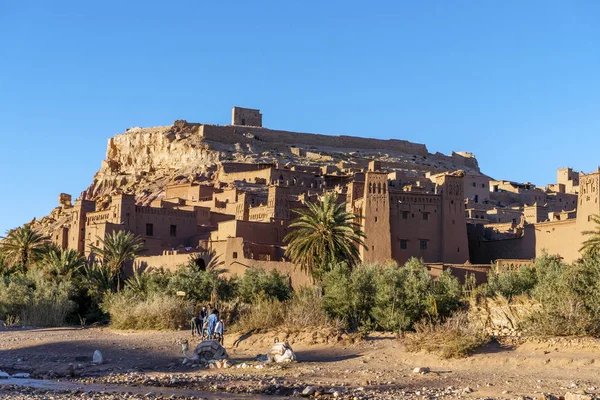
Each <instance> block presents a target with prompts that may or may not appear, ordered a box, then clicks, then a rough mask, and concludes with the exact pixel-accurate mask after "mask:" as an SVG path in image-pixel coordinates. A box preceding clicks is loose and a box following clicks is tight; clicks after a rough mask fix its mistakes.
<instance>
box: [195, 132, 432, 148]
mask: <svg viewBox="0 0 600 400" xmlns="http://www.w3.org/2000/svg"><path fill="white" fill-rule="evenodd" d="M249 133H250V135H248V134H249ZM199 134H200V135H201V136H202V137H203V138H205V139H209V140H214V141H217V142H221V143H229V144H235V143H253V142H254V141H255V140H258V141H262V142H268V143H284V144H287V145H298V144H300V145H305V146H316V147H335V148H350V149H364V150H375V149H381V150H393V151H399V152H402V153H409V154H417V155H421V156H426V155H428V154H429V152H428V151H427V147H426V146H425V145H424V144H418V143H411V142H409V141H406V140H397V139H388V140H380V139H367V138H360V137H354V136H329V135H322V134H313V133H298V132H289V131H281V130H272V129H266V128H258V127H250V126H245V127H241V126H219V125H201V126H200V128H199Z"/></svg>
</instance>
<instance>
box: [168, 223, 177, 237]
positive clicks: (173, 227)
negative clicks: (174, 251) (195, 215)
mask: <svg viewBox="0 0 600 400" xmlns="http://www.w3.org/2000/svg"><path fill="white" fill-rule="evenodd" d="M169 233H170V234H171V237H177V225H171V226H170V227H169Z"/></svg>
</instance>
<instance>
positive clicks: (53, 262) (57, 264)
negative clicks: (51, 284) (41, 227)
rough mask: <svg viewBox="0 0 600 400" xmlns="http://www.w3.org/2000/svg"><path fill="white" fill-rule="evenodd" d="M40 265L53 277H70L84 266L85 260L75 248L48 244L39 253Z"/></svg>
mask: <svg viewBox="0 0 600 400" xmlns="http://www.w3.org/2000/svg"><path fill="white" fill-rule="evenodd" d="M40 265H41V266H42V267H43V268H44V269H45V270H46V273H47V274H49V275H51V276H53V277H59V276H64V277H71V276H72V275H73V274H75V273H78V272H80V271H81V270H82V269H83V268H84V267H85V265H86V260H85V257H84V256H82V255H81V253H79V252H78V251H76V250H72V249H60V248H58V247H56V246H54V245H48V246H47V247H46V248H45V249H44V252H43V253H42V255H41V260H40Z"/></svg>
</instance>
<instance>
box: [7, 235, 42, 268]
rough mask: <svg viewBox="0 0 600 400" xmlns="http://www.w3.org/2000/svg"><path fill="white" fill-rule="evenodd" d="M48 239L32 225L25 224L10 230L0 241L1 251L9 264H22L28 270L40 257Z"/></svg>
mask: <svg viewBox="0 0 600 400" xmlns="http://www.w3.org/2000/svg"><path fill="white" fill-rule="evenodd" d="M47 240H48V239H47V238H46V237H45V236H43V235H41V234H39V233H38V232H36V231H34V230H33V229H31V226H29V225H23V226H22V227H19V228H17V229H13V230H12V231H9V232H8V234H7V235H6V237H5V238H4V239H3V240H2V241H1V242H0V252H2V253H3V254H4V256H5V259H6V261H7V262H8V263H9V264H11V265H12V266H15V265H20V266H21V267H22V268H23V269H24V270H27V269H28V268H29V266H30V264H31V263H32V262H34V261H36V260H37V259H38V258H39V256H40V255H41V253H42V251H43V247H44V245H45V243H46V242H47Z"/></svg>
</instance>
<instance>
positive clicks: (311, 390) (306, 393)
mask: <svg viewBox="0 0 600 400" xmlns="http://www.w3.org/2000/svg"><path fill="white" fill-rule="evenodd" d="M316 391H317V390H316V389H315V388H314V387H312V386H307V387H305V388H304V390H303V391H302V396H306V397H308V396H312V395H313V394H315V392H316Z"/></svg>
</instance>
